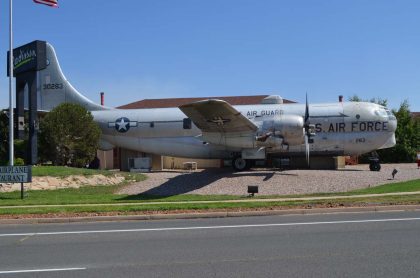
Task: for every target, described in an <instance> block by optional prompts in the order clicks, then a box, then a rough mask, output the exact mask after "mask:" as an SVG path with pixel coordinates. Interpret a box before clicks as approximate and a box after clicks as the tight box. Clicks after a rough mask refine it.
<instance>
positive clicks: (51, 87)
mask: <svg viewBox="0 0 420 278" xmlns="http://www.w3.org/2000/svg"><path fill="white" fill-rule="evenodd" d="M63 88H64V86H63V83H48V84H43V85H42V89H44V90H62V89H63Z"/></svg>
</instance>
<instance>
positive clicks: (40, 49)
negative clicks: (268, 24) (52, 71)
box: [7, 41, 47, 76]
mask: <svg viewBox="0 0 420 278" xmlns="http://www.w3.org/2000/svg"><path fill="white" fill-rule="evenodd" d="M46 67H47V43H46V42H45V41H33V42H31V43H28V44H25V45H22V46H20V47H18V48H15V49H13V68H14V75H13V76H16V74H19V73H23V72H27V71H38V70H42V69H45V68H46ZM7 76H9V52H7Z"/></svg>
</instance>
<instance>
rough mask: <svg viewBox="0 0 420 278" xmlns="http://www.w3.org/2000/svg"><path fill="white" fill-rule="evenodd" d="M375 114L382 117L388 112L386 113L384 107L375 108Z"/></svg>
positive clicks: (386, 115)
mask: <svg viewBox="0 0 420 278" xmlns="http://www.w3.org/2000/svg"><path fill="white" fill-rule="evenodd" d="M375 115H377V116H380V117H384V118H386V117H388V114H387V113H386V111H385V109H379V110H375Z"/></svg>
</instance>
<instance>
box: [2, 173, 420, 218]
mask: <svg viewBox="0 0 420 278" xmlns="http://www.w3.org/2000/svg"><path fill="white" fill-rule="evenodd" d="M125 175H127V178H128V179H131V180H137V181H140V180H143V179H144V178H145V177H144V175H141V174H129V173H125ZM123 186H125V184H121V185H116V186H95V187H92V186H86V187H81V188H79V189H74V188H68V189H58V190H34V191H28V192H27V194H28V196H27V198H25V199H24V200H20V192H19V191H17V192H16V191H15V192H9V193H0V206H16V205H60V204H104V205H103V206H96V207H92V206H81V207H54V208H5V209H0V214H3V215H4V214H44V213H80V212H95V213H100V212H120V213H133V212H145V211H169V210H206V209H239V208H244V209H245V208H246V209H252V208H254V209H256V208H270V207H279V208H284V207H293V206H313V205H315V206H317V205H331V204H332V205H341V204H345V205H349V204H351V205H358V204H364V205H366V204H384V205H385V204H420V194H419V195H409V196H384V197H371V198H367V197H355V198H354V199H353V198H352V199H351V200H349V199H337V200H318V201H288V202H272V201H267V202H247V203H229V202H228V203H212V204H194V203H189V204H153V205H152V204H150V205H147V204H146V205H141V206H139V205H136V204H135V203H146V202H147V201H154V202H156V201H166V202H168V201H220V200H235V199H244V198H246V197H245V196H231V195H189V194H185V195H175V196H168V197H161V196H150V195H141V194H140V195H117V194H115V191H116V190H118V189H121V188H122V187H123ZM412 191H420V180H413V181H407V182H400V183H393V184H385V185H381V186H377V187H373V188H366V189H362V190H355V191H351V192H344V193H339V194H337V193H321V194H311V195H287V196H285V195H283V196H279V195H271V196H263V197H261V198H262V199H264V198H285V197H311V196H314V197H315V196H329V195H356V194H357V195H363V194H375V193H392V192H412ZM113 203H133V205H130V204H127V205H124V206H109V205H106V204H113Z"/></svg>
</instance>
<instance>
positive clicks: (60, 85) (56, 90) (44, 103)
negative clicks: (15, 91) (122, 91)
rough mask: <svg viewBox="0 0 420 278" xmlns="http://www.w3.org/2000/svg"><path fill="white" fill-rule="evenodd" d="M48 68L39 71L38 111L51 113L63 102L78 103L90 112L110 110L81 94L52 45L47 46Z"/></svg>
mask: <svg viewBox="0 0 420 278" xmlns="http://www.w3.org/2000/svg"><path fill="white" fill-rule="evenodd" d="M46 56H47V67H46V68H45V69H42V70H39V71H38V76H37V78H38V81H39V82H38V84H40V85H39V88H37V92H38V94H39V95H38V110H43V111H50V110H51V109H53V108H54V107H56V106H58V105H59V104H61V103H63V102H70V103H77V104H80V105H82V106H83V107H85V108H86V109H87V110H89V111H95V110H108V109H110V108H108V107H104V106H101V105H99V104H96V103H94V102H93V101H91V100H89V99H88V98H86V97H85V96H83V95H82V94H80V93H79V92H78V91H77V90H76V89H75V88H74V87H73V86H72V85H71V84H70V82H69V81H68V80H67V79H66V77H65V76H64V74H63V72H62V71H61V68H60V64H59V63H58V59H57V55H56V54H55V50H54V48H53V47H52V46H51V44H49V43H47V44H46Z"/></svg>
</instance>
